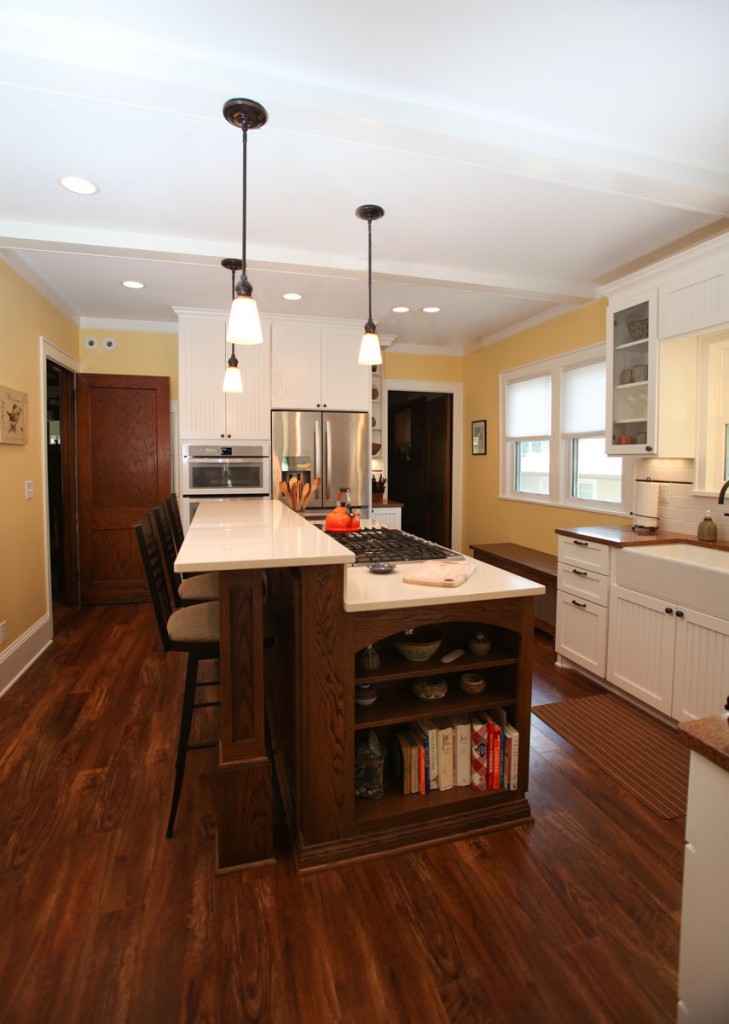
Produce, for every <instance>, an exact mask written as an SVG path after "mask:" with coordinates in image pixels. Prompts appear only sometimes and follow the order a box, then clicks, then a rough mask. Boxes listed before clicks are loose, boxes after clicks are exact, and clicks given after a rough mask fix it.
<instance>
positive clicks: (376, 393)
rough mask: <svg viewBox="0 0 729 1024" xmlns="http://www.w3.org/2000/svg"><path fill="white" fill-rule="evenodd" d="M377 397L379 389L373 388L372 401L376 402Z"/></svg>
mask: <svg viewBox="0 0 729 1024" xmlns="http://www.w3.org/2000/svg"><path fill="white" fill-rule="evenodd" d="M379 397H380V389H379V388H374V387H373V388H372V401H373V402H376V401H377V399H378V398H379Z"/></svg>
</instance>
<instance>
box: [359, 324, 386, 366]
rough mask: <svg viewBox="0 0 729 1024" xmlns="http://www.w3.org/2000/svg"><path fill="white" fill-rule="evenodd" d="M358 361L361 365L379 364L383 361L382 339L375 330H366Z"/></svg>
mask: <svg viewBox="0 0 729 1024" xmlns="http://www.w3.org/2000/svg"><path fill="white" fill-rule="evenodd" d="M357 362H358V363H359V364H360V365H361V366H379V365H380V363H381V362H382V351H381V349H380V339H379V337H378V336H377V334H376V333H375V332H374V331H369V330H365V333H364V334H363V335H362V343H361V344H360V346H359V358H358V359H357Z"/></svg>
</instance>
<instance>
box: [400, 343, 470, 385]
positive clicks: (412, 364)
mask: <svg viewBox="0 0 729 1024" xmlns="http://www.w3.org/2000/svg"><path fill="white" fill-rule="evenodd" d="M382 372H383V376H384V377H386V378H387V379H388V380H428V381H438V380H442V381H449V382H450V383H453V382H458V381H461V380H463V376H462V374H463V359H461V358H460V357H453V356H415V355H408V354H406V353H398V352H388V351H387V350H385V352H384V353H383V364H382Z"/></svg>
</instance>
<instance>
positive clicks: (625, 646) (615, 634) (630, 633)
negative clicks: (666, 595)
mask: <svg viewBox="0 0 729 1024" xmlns="http://www.w3.org/2000/svg"><path fill="white" fill-rule="evenodd" d="M675 634H676V618H675V615H674V610H673V608H672V607H671V606H669V605H667V604H666V602H665V601H661V600H659V599H658V598H655V597H646V596H645V595H643V594H635V593H633V591H631V590H624V589H623V588H622V587H613V588H612V598H611V601H610V641H609V644H608V663H607V678H608V680H609V681H610V682H611V683H613V684H614V685H615V686H619V687H620V689H621V690H625V691H626V693H630V694H632V696H634V697H637V698H638V699H639V700H642V701H644V703H646V704H650V706H651V707H653V708H658V710H659V711H663V712H664V713H665V714H666V715H670V714H671V704H672V700H673V651H674V643H675Z"/></svg>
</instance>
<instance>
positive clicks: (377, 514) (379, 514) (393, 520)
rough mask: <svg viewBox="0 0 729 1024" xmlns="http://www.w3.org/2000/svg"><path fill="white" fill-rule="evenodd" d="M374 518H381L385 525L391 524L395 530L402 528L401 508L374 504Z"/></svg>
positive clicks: (380, 520)
mask: <svg viewBox="0 0 729 1024" xmlns="http://www.w3.org/2000/svg"><path fill="white" fill-rule="evenodd" d="M372 518H373V519H377V520H379V522H381V523H382V525H383V526H389V527H390V528H391V529H393V530H401V529H402V509H401V508H398V507H395V508H383V507H382V505H373V506H372Z"/></svg>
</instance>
